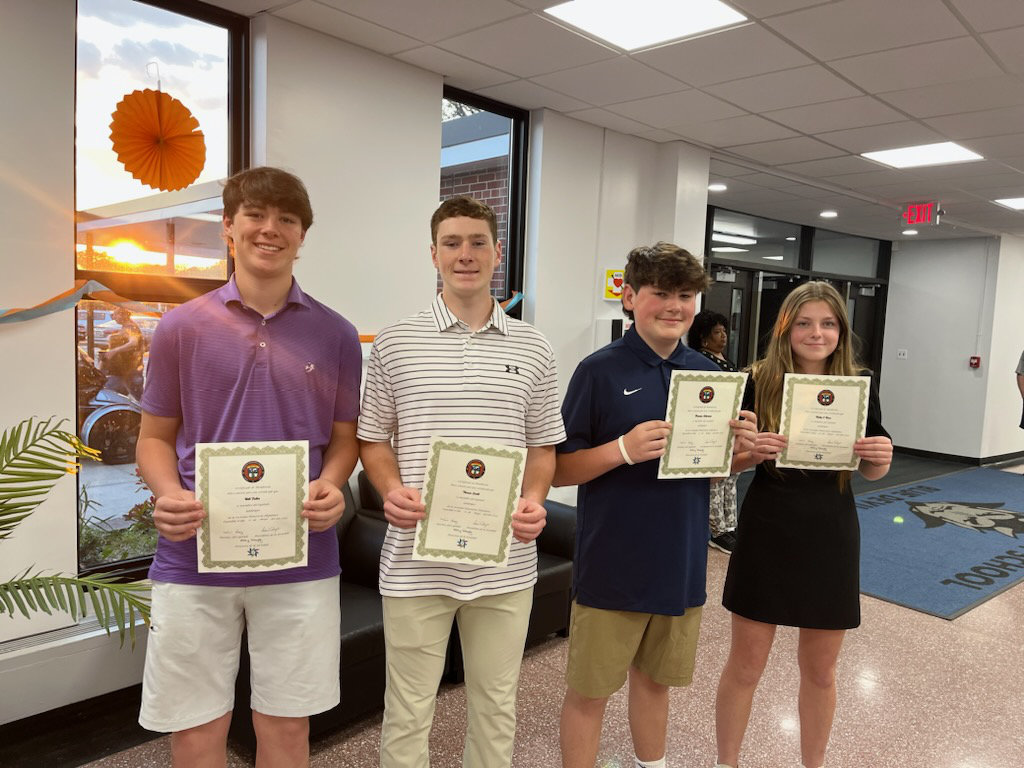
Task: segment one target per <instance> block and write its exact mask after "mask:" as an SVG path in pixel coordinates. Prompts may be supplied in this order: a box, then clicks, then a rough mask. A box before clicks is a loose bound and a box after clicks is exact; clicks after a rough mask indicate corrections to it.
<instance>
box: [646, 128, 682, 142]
mask: <svg viewBox="0 0 1024 768" xmlns="http://www.w3.org/2000/svg"><path fill="white" fill-rule="evenodd" d="M635 135H636V136H639V137H640V138H641V139H648V140H649V141H656V142H658V143H659V144H661V143H664V142H666V141H679V140H680V139H681V138H682V136H680V135H679V134H677V133H672V132H671V131H666V130H663V129H661V128H652V129H651V130H649V131H638V132H637V133H636V134H635Z"/></svg>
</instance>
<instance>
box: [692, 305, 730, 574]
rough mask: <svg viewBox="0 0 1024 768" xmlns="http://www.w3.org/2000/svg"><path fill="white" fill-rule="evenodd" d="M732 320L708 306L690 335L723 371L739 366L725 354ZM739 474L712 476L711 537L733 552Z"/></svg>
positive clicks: (695, 320) (716, 544)
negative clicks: (728, 328) (729, 325)
mask: <svg viewBox="0 0 1024 768" xmlns="http://www.w3.org/2000/svg"><path fill="white" fill-rule="evenodd" d="M728 324H729V321H728V320H726V319H725V315H721V314H719V313H718V312H712V311H711V310H710V309H705V310H703V311H701V312H698V313H697V314H696V316H694V318H693V325H691V326H690V332H689V334H688V335H687V337H686V343H687V345H689V347H690V348H691V349H695V350H697V351H698V352H700V353H701V354H702V355H704V357H706V358H708V359H709V360H711V361H712V362H714V363H715V364H716V365H717V366H718V367H719V368H721V369H722V370H723V371H729V372H735V371H736V370H737V368H736V366H735V365H734V364H733V362H732V361H731V360H729V358H727V357H726V356H725V345H726V344H727V343H728V341H729V333H728V331H727V330H726V328H727V327H728ZM738 478H739V475H729V477H723V478H717V477H716V478H712V479H711V511H710V515H709V517H708V522H709V523H710V524H711V540H710V541H709V542H708V544H710V545H711V546H712V547H714V548H715V549H719V550H721V551H722V552H725V553H726V554H730V553H731V552H732V550H733V548H734V547H735V546H736V534H735V533H734V531H735V530H736V480H737V479H738Z"/></svg>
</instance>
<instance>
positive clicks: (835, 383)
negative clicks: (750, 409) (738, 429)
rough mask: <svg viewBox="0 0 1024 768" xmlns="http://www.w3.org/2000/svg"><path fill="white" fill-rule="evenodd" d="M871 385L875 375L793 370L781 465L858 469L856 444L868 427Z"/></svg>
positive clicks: (786, 394)
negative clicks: (821, 374)
mask: <svg viewBox="0 0 1024 768" xmlns="http://www.w3.org/2000/svg"><path fill="white" fill-rule="evenodd" d="M870 389H871V377H870V376H818V375H814V374H806V373H787V374H786V377H785V379H783V382H782V417H781V420H780V421H781V423H780V425H779V433H780V434H783V435H786V436H787V437H788V438H789V442H788V444H787V445H786V448H785V450H783V451H782V453H781V454H780V455H779V458H778V459H777V460H776V462H775V466H777V467H784V468H788V469H856V468H857V466H858V464H860V457H859V456H857V454H855V453H854V452H853V444H854V442H856V440H857V439H858V438H861V437H864V431H865V430H866V428H867V423H868V392H869V391H870Z"/></svg>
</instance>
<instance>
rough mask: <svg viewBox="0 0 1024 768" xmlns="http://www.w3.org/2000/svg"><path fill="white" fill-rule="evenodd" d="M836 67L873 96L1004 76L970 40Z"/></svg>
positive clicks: (873, 56)
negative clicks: (874, 94) (881, 93)
mask: <svg viewBox="0 0 1024 768" xmlns="http://www.w3.org/2000/svg"><path fill="white" fill-rule="evenodd" d="M832 66H833V67H834V68H835V69H836V71H837V72H839V73H841V74H842V75H844V76H846V77H848V78H849V79H850V80H852V81H853V82H855V83H856V84H857V85H859V86H860V87H861V88H863V89H864V90H866V91H869V92H872V93H880V92H882V91H896V90H900V89H902V88H913V87H920V86H924V85H934V84H938V83H944V84H945V83H955V82H957V81H960V80H972V79H976V78H981V77H992V76H996V75H999V74H1001V72H1000V69H999V67H998V65H997V64H996V63H995V62H994V61H992V57H991V56H989V55H988V53H986V52H985V49H984V48H982V47H981V46H980V45H979V44H978V43H977V42H976V41H975V40H974V39H973V38H970V37H961V38H957V39H956V40H942V41H940V42H937V43H923V44H921V45H912V46H909V47H907V48H898V49H896V50H893V51H882V52H881V53H869V54H867V55H865V56H854V57H853V58H852V59H842V60H841V61H833V62H832Z"/></svg>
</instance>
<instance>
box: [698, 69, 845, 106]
mask: <svg viewBox="0 0 1024 768" xmlns="http://www.w3.org/2000/svg"><path fill="white" fill-rule="evenodd" d="M704 90H706V91H707V92H708V93H711V94H714V95H715V96H718V97H719V98H722V99H725V100H726V101H729V102H732V103H733V104H736V105H737V106H740V107H743V108H744V109H746V110H748V111H750V112H765V111H767V110H772V109H784V108H786V107H796V106H800V105H802V104H813V103H815V102H818V101H834V100H836V99H845V98H849V97H853V96H861V95H862V94H861V92H860V91H858V90H857V89H856V88H854V87H853V86H852V85H850V84H849V83H845V82H843V81H842V80H840V79H839V78H838V77H836V76H835V75H833V74H832V73H831V72H829V71H827V70H826V69H825V68H824V67H821V66H817V65H814V66H810V67H800V68H798V69H787V70H785V71H783V72H771V73H769V74H766V75H759V76H757V77H748V78H746V79H744V80H733V81H732V82H729V83H721V84H719V85H709V86H708V87H707V88H705V89H704Z"/></svg>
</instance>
